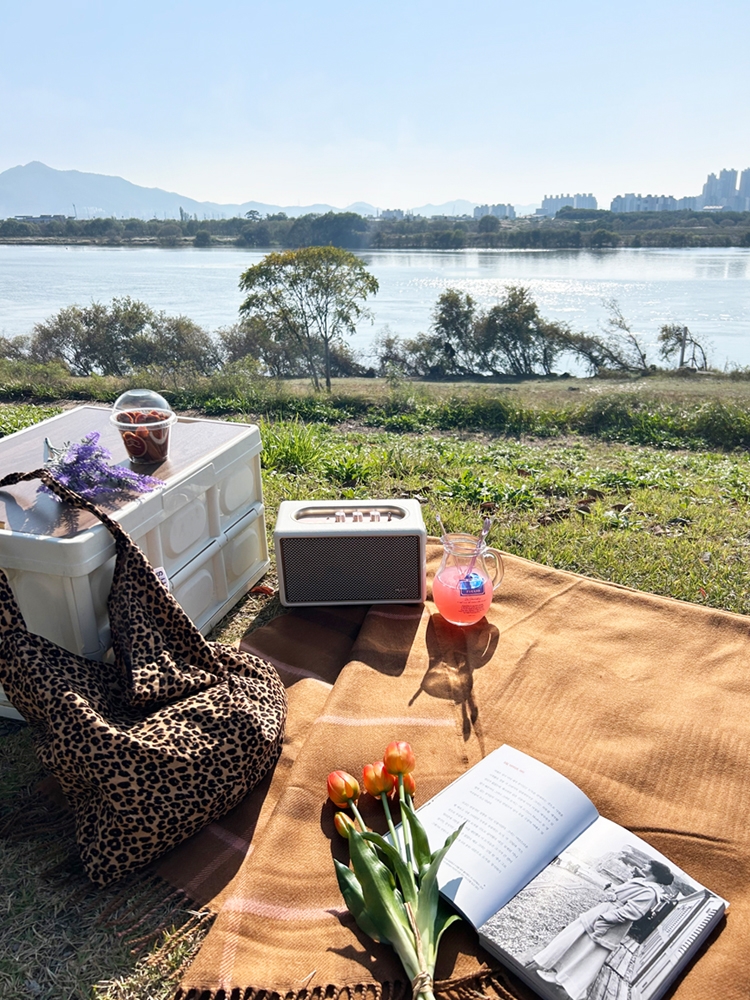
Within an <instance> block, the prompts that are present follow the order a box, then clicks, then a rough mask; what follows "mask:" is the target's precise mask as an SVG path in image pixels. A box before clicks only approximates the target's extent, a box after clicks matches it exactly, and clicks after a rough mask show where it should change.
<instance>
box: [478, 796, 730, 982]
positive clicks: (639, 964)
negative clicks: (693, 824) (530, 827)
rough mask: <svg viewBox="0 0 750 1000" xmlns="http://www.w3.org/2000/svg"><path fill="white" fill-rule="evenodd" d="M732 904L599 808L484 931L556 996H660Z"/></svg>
mask: <svg viewBox="0 0 750 1000" xmlns="http://www.w3.org/2000/svg"><path fill="white" fill-rule="evenodd" d="M654 861H656V862H659V864H660V865H661V866H662V868H661V869H660V870H659V871H656V872H655V871H654V868H652V863H653V862H654ZM665 869H666V871H665ZM727 905H728V904H727V903H726V901H725V900H724V899H721V897H719V896H717V895H715V894H714V893H712V892H710V891H709V890H708V889H706V888H705V887H704V886H702V885H700V883H698V882H696V881H695V880H694V879H692V878H690V876H689V875H687V874H686V873H685V872H684V871H682V870H681V869H680V868H678V867H677V865H675V864H674V863H673V862H672V861H670V860H669V858H666V857H664V855H663V854H660V853H659V852H658V851H656V850H655V849H654V848H653V847H651V846H650V845H649V844H647V843H646V842H645V841H643V840H641V839H640V838H639V837H636V836H635V834H633V833H630V831H628V830H626V829H624V828H623V827H621V826H618V825H617V824H616V823H613V822H612V821H611V820H608V819H604V818H603V817H601V816H600V817H599V818H598V819H597V820H596V822H595V823H593V824H592V825H591V826H589V827H588V828H587V829H586V830H585V831H584V832H583V833H582V834H581V835H580V836H579V837H577V838H576V839H575V840H574V841H573V842H572V843H571V844H570V846H569V847H568V848H567V849H566V850H564V851H563V852H562V853H561V854H560V856H559V857H557V858H555V859H554V861H553V862H552V864H550V865H548V866H547V867H546V868H545V869H544V871H542V872H541V873H540V874H539V875H537V877H536V878H534V879H533V880H532V881H531V882H529V884H528V885H527V886H525V887H524V888H523V889H522V890H521V891H520V892H519V893H518V894H517V895H516V896H515V897H514V898H513V899H512V900H510V902H508V903H507V904H506V905H505V906H503V907H502V908H501V909H500V910H499V911H498V912H497V913H494V914H493V915H492V916H491V917H490V918H489V919H488V920H487V922H486V923H485V924H484V925H483V926H481V927H480V928H479V939H480V942H481V944H482V946H483V947H484V948H486V949H487V951H489V952H491V953H492V954H494V955H496V956H497V957H498V958H499V959H500V960H501V961H502V962H503V963H504V964H505V965H508V966H510V967H511V968H513V969H514V970H515V971H516V972H517V973H518V974H519V975H520V976H521V977H522V978H524V979H525V980H526V981H527V982H528V983H529V984H530V985H531V986H532V987H533V988H534V989H535V990H536V991H537V993H539V994H541V996H543V997H548V998H549V1000H557V998H559V997H560V996H562V995H564V994H563V993H562V992H561V990H565V991H566V992H567V993H569V994H570V995H576V996H597V997H598V996H617V997H620V996H628V997H636V996H637V997H639V998H640V1000H658V998H659V997H661V996H663V994H664V993H665V992H666V991H667V990H668V989H669V987H670V985H671V984H672V983H673V982H674V980H675V979H676V978H677V976H678V975H679V973H680V970H681V969H683V968H684V967H685V966H686V965H687V964H688V963H689V962H690V960H691V958H692V957H693V955H694V954H695V953H696V951H697V950H698V949H699V948H700V947H701V944H702V943H703V942H704V941H705V939H706V937H707V936H708V935H709V934H710V933H711V931H712V929H713V928H714V927H715V926H716V924H717V923H718V921H719V920H720V919H721V918H722V916H723V913H724V911H725V909H726V907H727Z"/></svg>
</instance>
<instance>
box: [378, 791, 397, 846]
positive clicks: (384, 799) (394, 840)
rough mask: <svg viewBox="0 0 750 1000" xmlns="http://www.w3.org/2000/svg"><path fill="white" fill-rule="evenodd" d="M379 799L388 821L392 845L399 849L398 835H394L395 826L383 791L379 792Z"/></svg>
mask: <svg viewBox="0 0 750 1000" xmlns="http://www.w3.org/2000/svg"><path fill="white" fill-rule="evenodd" d="M380 801H381V802H382V803H383V811H384V812H385V818H386V820H387V822H388V832H389V833H390V835H391V840H392V841H393V846H394V847H395V848H396V850H397V851H400V847H399V843H398V837H397V836H396V827H395V826H394V825H393V817H392V816H391V807H390V806H389V805H388V796H387V794H386V793H385V792H381V793H380Z"/></svg>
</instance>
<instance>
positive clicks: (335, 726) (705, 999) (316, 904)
mask: <svg viewBox="0 0 750 1000" xmlns="http://www.w3.org/2000/svg"><path fill="white" fill-rule="evenodd" d="M440 551H441V549H440V546H439V545H436V544H433V545H431V546H430V548H429V552H428V555H429V560H430V569H431V570H432V571H434V569H435V568H436V565H437V560H438V559H439V555H440ZM246 642H247V645H248V647H249V648H250V649H252V651H253V652H258V653H260V654H261V655H264V656H266V657H268V658H269V659H271V660H272V661H273V662H275V663H276V665H277V666H278V668H279V670H280V672H281V675H282V678H283V679H284V681H285V684H286V685H287V690H288V694H289V728H288V733H287V741H288V742H287V744H286V745H285V748H284V753H283V755H282V760H281V762H280V765H279V767H278V768H277V771H276V773H275V775H274V777H273V779H272V780H271V781H269V782H268V783H267V785H266V787H265V788H264V789H263V791H262V792H256V793H253V794H252V795H251V796H250V797H249V798H248V800H247V802H246V803H245V804H244V805H243V806H242V807H240V808H239V809H238V810H235V812H234V814H232V815H230V817H228V818H227V820H226V821H225V822H222V824H217V825H216V829H214V830H211V829H208V830H206V831H204V832H203V834H201V835H200V837H199V838H194V840H193V841H191V842H190V843H189V844H188V845H186V846H185V847H184V848H182V849H181V850H183V851H184V852H188V853H187V854H184V855H183V863H182V866H181V865H180V861H179V857H180V855H179V851H178V852H175V853H174V854H173V855H172V856H171V857H170V859H168V861H167V864H166V867H165V869H164V874H166V875H167V877H170V878H171V879H172V880H173V881H174V882H175V883H176V884H179V876H180V871H181V870H182V871H183V872H186V873H189V875H190V878H191V879H192V881H193V884H192V886H191V891H192V893H193V895H194V896H198V897H200V898H201V899H203V900H204V901H205V902H206V903H208V904H209V905H211V906H213V907H215V908H216V909H217V910H218V916H217V919H216V922H215V924H214V926H213V928H212V929H211V931H210V932H209V934H208V936H207V938H206V940H205V942H204V944H203V947H202V949H201V951H200V952H199V954H198V956H197V958H196V960H195V961H194V963H193V965H192V966H191V968H190V969H189V970H188V972H187V974H186V975H185V976H184V979H183V982H182V985H181V988H180V991H179V996H180V997H181V998H182V1000H198V998H201V1000H208V998H210V1000H250V998H257V997H259V996H260V994H264V995H265V994H269V995H270V996H271V997H284V998H288V1000H303V998H305V1000H307V998H314V997H320V998H325V997H331V998H333V997H338V996H339V995H343V994H346V995H347V996H348V997H353V996H354V995H360V996H362V997H371V998H373V1000H379V998H381V997H382V998H384V1000H392V998H393V1000H395V998H399V997H401V996H403V997H407V996H408V995H409V987H408V984H406V983H405V982H404V980H405V977H404V974H403V972H402V970H401V969H400V967H399V965H398V962H397V960H396V959H395V957H394V955H393V953H392V952H391V951H390V949H388V948H386V947H382V946H376V945H374V944H373V943H372V942H371V941H370V940H369V939H368V938H365V937H364V935H362V934H361V932H359V931H358V929H357V928H356V926H355V925H354V922H353V920H352V918H351V917H350V916H349V914H348V912H347V911H346V910H345V908H344V904H343V901H342V898H341V896H340V894H339V891H338V887H337V884H336V878H335V874H334V867H333V863H332V858H333V857H334V856H335V857H338V858H340V859H342V860H344V859H346V857H347V851H346V844H345V842H344V841H342V840H341V839H340V838H339V837H338V836H337V834H336V833H335V831H334V827H333V812H332V807H331V806H330V803H327V802H326V790H325V778H326V775H327V773H328V772H329V771H331V770H334V769H337V768H343V769H346V770H349V771H351V772H353V773H355V774H356V773H358V772H359V770H360V768H361V766H362V764H363V763H364V762H367V761H370V760H376V759H378V758H379V757H380V756H381V755H382V752H383V750H384V748H385V746H386V745H387V744H388V743H389V742H390V741H391V740H393V739H405V740H408V741H409V742H410V743H411V744H412V746H413V748H414V750H415V752H416V756H417V771H416V778H417V796H416V798H417V803H419V802H424V801H425V800H426V799H427V798H429V797H430V796H432V795H433V794H435V793H436V792H437V791H439V790H440V789H441V788H443V787H444V786H445V785H446V784H447V783H448V782H450V781H452V780H454V779H455V778H457V777H458V776H459V775H460V774H462V773H463V772H464V771H465V770H466V769H467V768H469V767H471V766H472V765H473V764H474V763H476V762H477V761H478V760H479V759H481V758H482V757H483V756H484V755H485V754H487V753H488V752H489V751H491V750H493V749H494V748H495V747H497V746H500V745H501V744H503V743H508V744H510V745H512V746H515V747H517V748H518V749H519V750H522V751H524V752H526V753H529V754H531V755H533V756H535V757H537V758H539V759H540V760H542V761H545V762H546V763H548V764H550V765H551V766H553V767H554V768H556V769H557V770H559V771H561V772H562V773H564V774H566V775H567V776H568V777H569V778H571V780H573V781H574V782H575V783H576V784H577V785H578V786H579V787H580V788H582V789H583V790H584V791H585V792H586V793H587V794H588V795H589V796H590V797H591V798H592V799H593V801H594V803H595V804H596V805H597V807H598V808H599V811H600V812H601V813H602V815H605V816H607V817H609V818H610V819H613V820H614V821H616V822H617V823H620V824H622V825H623V826H626V827H628V828H629V829H631V830H633V831H634V832H635V833H637V834H638V835H639V836H641V837H643V838H644V839H645V840H647V841H649V842H650V843H651V844H652V845H653V846H654V847H656V848H657V849H658V850H660V851H662V852H663V853H664V854H666V855H668V856H669V857H670V858H671V859H673V860H674V861H675V862H676V863H677V864H678V865H679V866H680V867H682V868H683V869H684V870H686V871H687V872H688V873H690V874H691V875H692V876H693V877H695V878H696V879H697V880H699V881H700V882H702V883H703V884H704V885H707V886H708V887H709V888H711V889H712V890H714V891H715V892H717V893H719V894H721V895H722V896H724V897H725V898H728V899H729V900H730V901H731V910H730V913H729V915H728V917H727V919H726V921H725V923H724V924H723V925H722V926H721V927H720V928H719V930H718V932H717V933H716V934H715V935H714V940H713V941H712V942H711V943H710V944H709V946H708V948H707V949H706V950H705V952H704V954H703V955H702V956H701V957H700V958H699V959H698V961H697V962H696V963H695V964H694V966H693V967H692V968H691V969H690V970H689V971H688V972H687V974H686V975H685V977H684V978H683V979H682V981H681V982H680V983H679V985H678V986H677V987H676V989H675V991H674V993H673V995H674V996H675V997H677V998H679V1000H709V998H713V997H721V998H722V1000H740V998H742V1000H747V997H748V995H750V985H749V984H750V960H749V959H748V955H749V954H750V669H749V668H748V658H749V657H748V653H749V652H750V620H748V619H746V618H743V617H741V616H737V615H731V614H728V613H723V612H718V611H712V610H708V609H705V608H701V607H697V606H694V605H689V604H685V603H681V602H677V601H672V600H669V599H665V598H660V597H654V596H652V595H648V594H644V593H640V592H636V591H632V590H628V589H626V588H623V587H618V586H615V585H611V584H605V583H600V582H597V581H593V580H590V579H585V578H582V577H578V576H575V575H573V574H570V573H564V572H560V571H557V570H554V569H550V568H548V567H545V566H540V565H537V564H534V563H530V562H527V561H525V560H522V559H518V558H514V557H507V561H506V576H505V582H504V584H503V586H502V587H501V589H500V590H499V592H498V593H497V595H496V599H495V602H494V603H493V606H492V608H491V610H490V613H489V614H488V616H487V619H486V621H484V622H482V623H479V624H478V625H476V626H472V627H471V628H465V629H460V628H457V627H455V626H450V625H448V624H447V623H445V622H444V621H443V619H442V618H440V616H439V615H437V614H436V612H435V609H434V606H433V605H432V604H431V603H430V602H429V601H428V602H427V604H426V605H425V606H424V607H419V606H416V607H415V606H405V605H404V606H397V605H392V606H374V607H372V608H371V609H370V610H369V611H368V612H367V613H366V614H364V612H363V611H361V610H360V609H344V610H343V611H342V610H341V609H336V608H331V609H328V610H325V609H321V611H320V612H317V611H313V612H306V613H304V614H303V613H301V612H295V613H294V614H289V615H284V616H283V617H281V618H279V619H276V620H275V621H273V622H272V623H271V624H270V625H268V626H266V627H264V628H262V629H259V630H258V631H256V632H255V633H253V634H251V635H250V636H248V637H247V639H246ZM344 661H345V662H344ZM342 664H344V665H343V666H342ZM370 816H371V819H372V822H373V825H374V826H376V827H378V828H379V818H378V816H377V810H376V808H375V807H373V809H372V811H371V813H370ZM201 838H202V841H201ZM198 841H201V843H202V847H201V850H202V851H203V862H204V863H203V870H202V871H200V870H199V869H200V867H201V866H200V865H198V866H196V864H195V850H196V842H198ZM191 851H192V852H193V854H192V856H189V852H191ZM169 865H171V866H172V869H171V871H170V870H169ZM436 975H437V978H438V980H439V982H438V983H437V991H438V992H441V993H443V994H444V995H446V994H448V995H451V996H455V997H457V998H462V997H467V998H468V997H475V996H477V994H478V993H484V994H486V995H489V996H497V997H503V998H508V997H514V998H522V997H523V998H528V997H530V996H531V994H530V993H529V991H528V990H527V988H526V987H524V986H523V985H522V984H521V983H520V982H519V981H518V980H517V979H515V978H514V977H513V976H512V975H511V974H510V973H506V972H504V971H503V970H501V969H498V967H497V965H496V964H495V963H494V961H493V960H491V959H490V958H489V957H488V956H487V955H485V954H483V953H482V952H481V950H480V949H479V948H478V946H477V942H476V936H475V935H474V933H473V932H472V931H470V930H469V929H468V928H467V927H466V926H465V925H464V926H462V927H460V928H458V929H457V930H455V931H454V930H453V929H452V930H451V931H449V933H448V934H447V935H446V938H445V940H444V944H443V947H442V950H441V957H440V960H439V963H438V968H437V970H436Z"/></svg>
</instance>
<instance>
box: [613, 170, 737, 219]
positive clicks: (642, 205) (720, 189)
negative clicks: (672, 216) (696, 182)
mask: <svg viewBox="0 0 750 1000" xmlns="http://www.w3.org/2000/svg"><path fill="white" fill-rule="evenodd" d="M686 209H689V210H691V211H700V210H701V209H703V210H704V211H707V210H709V209H714V210H720V209H727V210H731V211H735V212H750V169H748V170H743V171H742V173H741V174H740V185H739V189H738V187H737V171H736V170H721V171H720V172H719V176H718V177H717V176H716V174H709V175H708V177H707V178H706V183H705V184H704V185H703V191H702V192H701V194H699V195H697V196H696V197H694V198H674V197H673V196H672V195H654V194H647V195H640V194H638V195H636V194H618V195H617V197H616V198H613V199H612V204H611V205H610V211H612V212H679V211H681V210H686Z"/></svg>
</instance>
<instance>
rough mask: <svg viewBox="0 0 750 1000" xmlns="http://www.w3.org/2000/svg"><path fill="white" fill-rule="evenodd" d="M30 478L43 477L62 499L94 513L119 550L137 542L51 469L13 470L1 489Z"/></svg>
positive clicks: (53, 491) (52, 490) (42, 479)
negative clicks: (58, 477) (60, 479)
mask: <svg viewBox="0 0 750 1000" xmlns="http://www.w3.org/2000/svg"><path fill="white" fill-rule="evenodd" d="M30 479H41V481H42V482H43V483H44V485H45V486H46V487H47V488H48V489H49V490H51V492H52V493H54V494H55V496H57V497H59V498H60V500H64V501H65V502H66V503H69V504H70V505H71V507H77V508H78V509H79V510H87V511H88V512H89V513H90V514H93V515H94V517H96V518H97V519H98V520H99V521H101V522H102V524H103V525H104V527H105V528H106V529H107V530H108V531H109V532H110V534H111V535H112V536H113V537H114V540H115V545H116V546H117V548H118V550H119V549H121V548H122V547H124V546H129V545H134V544H135V543H134V542H133V541H132V539H131V538H130V536H129V535H128V533H127V532H126V531H125V529H124V528H123V527H122V526H121V525H120V524H118V523H117V521H114V520H113V519H112V518H111V517H109V515H108V514H105V513H104V511H103V510H102V509H101V507H97V505H96V504H95V503H92V502H91V501H90V500H86V498H85V497H82V496H81V495H80V494H79V493H75V492H74V491H73V490H71V489H70V488H69V487H68V486H63V484H62V483H59V482H58V481H57V480H56V479H55V477H54V476H53V475H52V473H51V472H50V471H49V469H44V468H42V469H35V470H34V471H33V472H12V473H11V474H10V475H9V476H4V477H3V478H2V479H0V489H2V487H3V486H15V485H16V483H24V482H28V481H29V480H30Z"/></svg>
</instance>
